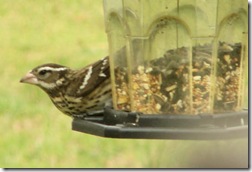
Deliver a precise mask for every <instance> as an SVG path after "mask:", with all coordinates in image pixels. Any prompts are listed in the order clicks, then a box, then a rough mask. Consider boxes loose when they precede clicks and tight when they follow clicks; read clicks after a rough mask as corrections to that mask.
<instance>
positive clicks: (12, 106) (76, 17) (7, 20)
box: [0, 0, 248, 168]
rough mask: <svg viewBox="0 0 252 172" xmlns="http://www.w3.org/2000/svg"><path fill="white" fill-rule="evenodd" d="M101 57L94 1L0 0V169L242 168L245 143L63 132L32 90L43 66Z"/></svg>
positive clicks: (65, 127) (99, 14)
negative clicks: (32, 77)
mask: <svg viewBox="0 0 252 172" xmlns="http://www.w3.org/2000/svg"><path fill="white" fill-rule="evenodd" d="M107 54H108V44H107V37H106V34H105V28H104V21H103V7H102V0H95V1H94V0H60V1H46V0H36V1H35V0H25V1H24V0H0V58H1V60H0V78H1V84H0V121H1V125H0V135H1V139H0V167H3V168H7V167H9V168H11V167H12V168H13V167H15V168H19V167H100V168H101V167H105V168H106V167H170V168H177V167H213V166H215V167H223V166H224V167H227V166H229V167H242V166H246V164H247V159H246V158H247V152H248V148H247V140H246V139H239V140H227V141H177V140H174V141H173V140H130V139H128V140H127V139H126V140H123V139H122V140H121V139H108V138H101V137H96V136H92V135H88V134H83V133H79V132H76V131H72V130H71V122H72V119H71V118H69V117H67V116H65V115H62V113H61V112H59V111H58V110H57V109H56V108H55V107H54V106H53V105H52V103H51V102H50V100H49V98H48V97H47V95H46V94H45V93H44V92H42V91H41V90H40V89H38V88H36V87H34V86H29V85H24V84H20V83H19V80H20V78H21V77H22V76H23V75H24V74H25V73H26V72H27V71H28V70H30V69H32V68H33V67H35V66H37V65H39V64H42V63H47V62H55V63H60V64H62V65H66V66H69V67H72V68H80V67H83V66H85V65H87V64H89V63H91V62H93V61H95V60H97V59H100V58H102V57H104V56H105V55H107Z"/></svg>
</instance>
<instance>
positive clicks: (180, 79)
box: [104, 0, 248, 114]
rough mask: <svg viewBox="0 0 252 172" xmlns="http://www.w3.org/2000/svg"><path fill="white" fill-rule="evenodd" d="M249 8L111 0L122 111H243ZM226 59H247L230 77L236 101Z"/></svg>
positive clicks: (109, 19)
mask: <svg viewBox="0 0 252 172" xmlns="http://www.w3.org/2000/svg"><path fill="white" fill-rule="evenodd" d="M247 7H248V3H247V1H245V0H104V14H105V25H106V32H107V35H108V42H109V55H110V64H111V75H112V76H111V78H112V89H113V103H114V108H115V109H120V110H131V111H139V112H143V113H145V114H202V113H214V112H217V113H218V112H223V111H234V110H240V109H241V107H242V106H243V104H244V99H243V96H244V92H245V90H246V88H245V86H244V84H245V83H246V82H245V81H244V78H245V74H244V73H245V71H244V70H241V65H242V66H244V65H245V64H246V63H247V61H246V60H245V59H247V58H248V57H247V54H246V53H244V52H245V51H246V50H245V49H244V48H245V47H246V46H247V41H246V37H244V34H243V33H245V32H247V30H246V29H247V23H246V22H247V15H248V13H247V11H248V10H247ZM225 48H226V49H229V50H228V51H227V50H225ZM235 53H236V54H237V55H236V57H234V54H235ZM223 59H224V62H225V60H227V61H232V60H236V61H237V59H238V61H239V62H234V64H233V63H232V65H235V66H236V69H237V70H236V69H234V70H235V71H234V72H231V74H230V75H232V77H231V78H232V79H231V80H232V81H233V80H234V81H233V82H234V84H233V86H232V89H234V90H233V95H229V96H230V97H229V98H228V99H227V98H226V97H227V96H226V95H228V92H229V91H228V92H226V90H227V87H229V86H230V84H227V83H226V82H224V81H223V77H224V76H223V75H225V77H226V75H229V73H226V71H224V74H223V71H222V73H221V72H220V70H219V66H221V67H224V66H225V65H224V64H222V63H221V61H223ZM228 63H229V62H228ZM238 68H239V69H238ZM226 79H227V78H226ZM221 82H224V83H221ZM228 82H230V81H228ZM221 84H222V85H221ZM231 85H232V84H231ZM216 86H218V88H217V89H216ZM223 90H225V93H223V92H224V91H223ZM221 94H222V100H220V96H219V95H221ZM223 95H224V96H223ZM223 97H224V98H223ZM229 99H231V101H235V103H233V105H232V107H230V103H229ZM227 104H228V105H227Z"/></svg>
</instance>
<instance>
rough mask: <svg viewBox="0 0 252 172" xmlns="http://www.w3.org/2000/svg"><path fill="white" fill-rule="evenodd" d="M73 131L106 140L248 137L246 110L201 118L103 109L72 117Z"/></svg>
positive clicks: (197, 116)
mask: <svg viewBox="0 0 252 172" xmlns="http://www.w3.org/2000/svg"><path fill="white" fill-rule="evenodd" d="M72 129H73V130H75V131H79V132H83V133H87V134H92V135H96V136H101V137H108V138H128V139H181V140H212V139H234V138H244V137H248V110H244V111H241V112H232V113H223V114H214V115H210V114H204V115H194V116H192V115H155V114H148V115H146V114H142V113H138V112H124V111H117V110H114V109H111V108H105V109H104V111H102V112H100V114H99V115H96V116H88V117H85V118H84V119H77V118H75V119H74V120H73V122H72Z"/></svg>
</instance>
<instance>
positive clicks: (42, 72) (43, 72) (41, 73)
mask: <svg viewBox="0 0 252 172" xmlns="http://www.w3.org/2000/svg"><path fill="white" fill-rule="evenodd" d="M46 73H47V71H46V70H41V71H39V75H41V76H43V75H45V74H46Z"/></svg>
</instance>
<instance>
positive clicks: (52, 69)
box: [39, 66, 67, 71]
mask: <svg viewBox="0 0 252 172" xmlns="http://www.w3.org/2000/svg"><path fill="white" fill-rule="evenodd" d="M42 70H50V71H64V70H67V68H66V67H60V68H52V67H48V66H46V67H41V68H39V71H42Z"/></svg>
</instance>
